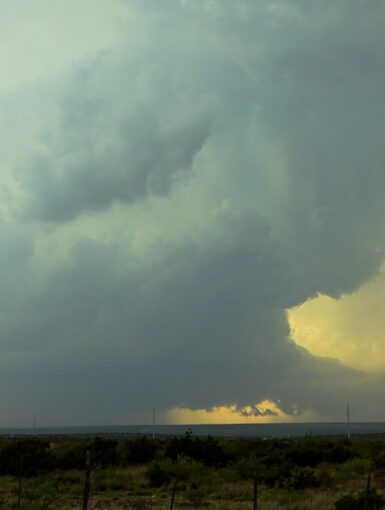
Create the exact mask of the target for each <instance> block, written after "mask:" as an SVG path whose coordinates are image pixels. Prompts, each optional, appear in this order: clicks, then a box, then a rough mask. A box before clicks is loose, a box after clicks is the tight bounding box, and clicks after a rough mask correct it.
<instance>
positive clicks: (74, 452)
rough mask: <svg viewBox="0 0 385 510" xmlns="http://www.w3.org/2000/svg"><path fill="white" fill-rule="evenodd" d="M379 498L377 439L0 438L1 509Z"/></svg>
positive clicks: (141, 509)
mask: <svg viewBox="0 0 385 510" xmlns="http://www.w3.org/2000/svg"><path fill="white" fill-rule="evenodd" d="M384 495H385V438H384V437H381V436H357V437H354V438H353V439H351V440H348V439H343V438H338V437H311V436H309V437H304V438H298V439H265V440H263V439H215V438H213V437H210V436H209V437H207V438H198V437H192V435H191V433H190V432H189V431H188V432H186V434H185V436H183V437H174V438H157V439H150V438H148V437H144V436H143V437H132V438H130V437H121V436H109V437H107V436H105V437H96V438H95V437H73V438H69V437H57V436H54V437H25V438H21V437H17V438H2V439H0V509H4V510H6V509H9V510H11V509H12V510H16V509H17V510H19V509H25V510H27V509H28V510H38V509H39V510H53V509H55V510H60V509H63V510H70V509H71V510H75V509H79V510H80V509H83V510H84V509H87V510H107V509H110V510H112V509H114V510H123V509H125V510H128V509H134V510H135V509H136V510H145V509H167V510H168V509H170V510H172V509H175V510H178V509H179V510H187V509H190V510H192V509H200V508H201V509H207V510H214V509H222V510H227V509H228V510H246V509H250V510H251V509H253V510H278V509H282V510H289V509H290V510H302V509H303V510H305V509H318V510H323V509H325V510H326V509H337V510H356V509H361V508H362V509H366V510H370V509H376V508H383V507H384V504H385V499H384V498H383V496H384Z"/></svg>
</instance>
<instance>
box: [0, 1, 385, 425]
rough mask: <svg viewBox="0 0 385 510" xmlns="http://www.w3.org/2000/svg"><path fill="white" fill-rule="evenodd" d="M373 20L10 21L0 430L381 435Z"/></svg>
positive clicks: (383, 228)
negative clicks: (213, 429) (307, 430)
mask: <svg viewBox="0 0 385 510" xmlns="http://www.w3.org/2000/svg"><path fill="white" fill-rule="evenodd" d="M384 21H385V4H384V2H383V1H382V0H365V1H363V0H340V1H339V2H335V1H334V0H325V1H324V2H321V3H316V2H309V1H308V0H290V1H289V0H260V1H258V2H255V1H254V0H237V1H234V0H67V1H66V2H52V1H50V0H34V2H30V1H29V0H3V1H2V2H1V5H0V62H1V67H2V69H1V73H0V144H1V146H0V272H1V273H0V274H1V276H2V278H1V286H0V316H1V320H0V410H1V412H0V427H1V426H20V427H23V426H30V425H31V423H32V417H33V415H36V416H37V421H38V424H39V425H103V424H139V423H141V424H145V423H151V421H152V409H153V408H155V409H156V413H157V420H158V422H160V423H202V422H205V423H220V422H222V423H223V422H226V423H240V422H242V423H244V422H245V423H251V422H283V421H334V420H335V421H340V420H344V419H345V410H346V404H347V402H349V405H350V412H351V419H352V420H357V421H358V420H363V421H371V420H372V421H375V420H383V421H385V407H384V405H383V404H384V399H385V384H384V383H385V342H384V333H385V319H384V315H383V305H384V302H385V251H384V250H385V201H384V199H383V197H384V192H385V148H384V143H383V137H384V118H385V99H384V94H383V83H384V79H385V33H384V30H383V25H384Z"/></svg>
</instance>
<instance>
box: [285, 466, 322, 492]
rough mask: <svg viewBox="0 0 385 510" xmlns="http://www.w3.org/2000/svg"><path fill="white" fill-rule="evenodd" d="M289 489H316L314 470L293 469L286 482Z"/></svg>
mask: <svg viewBox="0 0 385 510" xmlns="http://www.w3.org/2000/svg"><path fill="white" fill-rule="evenodd" d="M287 486H288V487H289V488H290V489H306V488H307V487H318V482H317V480H316V477H315V476H314V470H313V469H312V468H310V467H295V468H294V469H293V470H292V472H291V474H290V477H289V478H288V480H287Z"/></svg>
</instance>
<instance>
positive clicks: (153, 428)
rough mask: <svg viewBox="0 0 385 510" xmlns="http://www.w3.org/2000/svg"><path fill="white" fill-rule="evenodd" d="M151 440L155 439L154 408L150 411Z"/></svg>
mask: <svg viewBox="0 0 385 510" xmlns="http://www.w3.org/2000/svg"><path fill="white" fill-rule="evenodd" d="M152 439H155V407H154V408H153V409H152Z"/></svg>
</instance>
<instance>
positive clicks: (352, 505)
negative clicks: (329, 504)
mask: <svg viewBox="0 0 385 510" xmlns="http://www.w3.org/2000/svg"><path fill="white" fill-rule="evenodd" d="M334 504H335V507H336V509H337V510H376V509H379V508H384V505H385V499H384V498H383V497H382V496H380V495H379V494H377V491H376V489H371V490H370V491H369V493H366V491H362V492H360V494H359V495H358V496H343V497H342V498H340V499H339V500H338V501H336V502H335V503H334Z"/></svg>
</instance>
